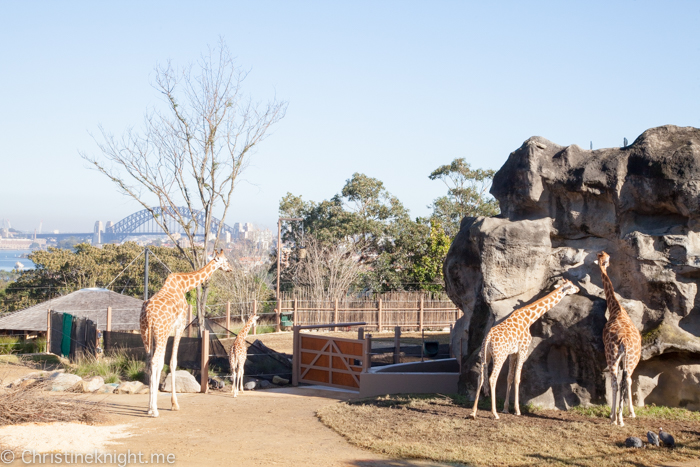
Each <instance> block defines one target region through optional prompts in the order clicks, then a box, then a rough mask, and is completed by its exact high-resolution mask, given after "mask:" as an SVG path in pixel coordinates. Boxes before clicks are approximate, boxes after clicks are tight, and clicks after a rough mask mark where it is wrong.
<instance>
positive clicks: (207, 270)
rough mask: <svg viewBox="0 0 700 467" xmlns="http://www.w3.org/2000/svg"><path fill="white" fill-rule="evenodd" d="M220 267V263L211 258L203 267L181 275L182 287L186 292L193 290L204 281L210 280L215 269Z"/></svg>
mask: <svg viewBox="0 0 700 467" xmlns="http://www.w3.org/2000/svg"><path fill="white" fill-rule="evenodd" d="M218 268H219V266H218V264H217V263H216V262H215V261H214V260H211V261H209V262H208V263H207V264H206V265H205V266H204V267H203V268H202V269H200V270H198V271H194V272H187V273H183V274H181V275H180V277H181V282H180V283H181V284H182V285H181V287H182V289H183V291H184V292H185V293H187V292H189V291H190V290H193V289H194V288H195V287H197V286H198V285H200V284H202V283H204V282H205V281H206V280H208V279H209V278H210V277H211V275H212V274H214V271H216V270H217V269H218Z"/></svg>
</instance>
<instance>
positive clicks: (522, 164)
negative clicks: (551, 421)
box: [444, 126, 700, 408]
mask: <svg viewBox="0 0 700 467" xmlns="http://www.w3.org/2000/svg"><path fill="white" fill-rule="evenodd" d="M491 193H492V194H493V195H494V196H495V197H496V198H497V199H498V201H499V203H500V206H501V212H502V214H501V215H500V216H498V217H494V218H465V219H464V220H463V221H462V226H461V229H460V232H459V234H458V235H457V236H456V238H455V239H454V241H453V243H452V246H451V248H450V251H449V253H448V255H447V258H446V260H445V264H444V273H445V284H446V290H447V293H448V294H449V296H450V298H451V299H452V300H453V301H454V302H455V303H456V304H457V305H458V306H459V307H460V308H461V309H462V310H463V312H464V315H463V316H462V317H461V318H460V319H459V321H458V322H457V325H456V326H455V328H454V332H453V335H452V344H453V348H461V353H462V357H461V358H462V374H461V378H460V389H461V390H462V391H465V392H467V393H469V394H470V395H471V396H473V392H474V389H475V386H476V380H477V363H478V352H479V347H480V345H481V342H482V340H483V337H484V335H485V333H486V332H487V331H488V329H490V328H491V326H492V325H494V324H495V323H498V322H500V321H501V320H503V319H504V318H505V317H506V316H508V315H509V314H510V313H511V312H512V311H513V310H514V309H515V308H518V307H520V306H523V305H525V304H527V303H530V302H532V301H534V300H536V299H538V298H540V297H541V296H543V295H545V294H546V293H548V292H550V291H551V290H552V288H553V287H554V285H555V283H556V282H557V281H558V280H559V279H561V278H567V279H570V280H572V281H573V282H574V283H575V284H576V285H578V286H579V287H580V289H581V291H580V293H579V294H577V295H573V296H568V297H566V298H564V300H563V301H562V302H561V303H560V304H558V305H557V306H556V307H554V308H553V309H552V310H550V311H549V312H548V313H547V314H546V315H545V316H544V317H543V318H542V319H540V320H539V321H538V322H536V323H535V324H533V326H532V327H531V332H532V335H533V342H532V344H531V346H530V355H529V357H528V360H527V362H526V363H525V366H524V368H523V374H522V381H521V386H520V387H521V400H522V401H523V402H525V403H527V402H533V403H538V404H540V405H543V406H547V407H558V408H566V407H568V406H571V405H577V404H588V403H604V402H605V401H606V392H607V391H606V383H605V377H604V373H603V370H604V369H605V367H606V363H605V356H604V351H603V345H602V338H601V335H602V329H603V326H604V325H605V322H606V302H605V295H604V292H603V288H602V282H601V278H600V270H599V269H598V267H597V266H596V265H595V264H593V261H594V260H595V259H596V253H598V252H599V251H601V250H605V251H606V252H608V254H610V256H611V265H610V268H609V270H608V273H609V275H610V277H611V279H612V282H613V285H614V287H615V291H616V292H617V294H618V297H619V298H620V301H621V303H622V305H623V307H624V308H625V309H626V310H627V312H628V313H629V315H630V317H631V318H632V320H633V321H634V323H635V324H636V325H637V327H638V329H639V330H640V331H641V332H642V337H643V346H644V348H643V355H642V361H641V362H640V364H639V366H638V368H637V371H635V374H634V380H635V384H634V387H633V392H634V393H635V397H636V398H637V400H638V401H639V402H642V401H645V402H646V403H652V402H654V403H656V404H663V405H679V406H687V407H689V408H700V387H699V386H698V384H697V382H698V380H700V337H699V336H700V306H699V305H700V296H698V293H697V292H698V279H699V278H700V209H698V208H699V207H700V206H699V204H700V129H697V128H690V127H687V128H680V127H675V126H663V127H659V128H653V129H650V130H647V131H646V132H644V133H643V134H642V135H641V136H639V138H637V140H636V141H635V142H634V143H633V144H631V145H630V146H627V147H624V148H609V149H601V150H595V151H588V150H584V149H581V148H579V147H578V146H575V145H573V146H568V147H562V146H559V145H557V144H554V143H552V142H551V141H548V140H546V139H544V138H541V137H533V138H530V139H529V140H527V141H525V143H523V145H522V146H521V147H520V148H519V149H517V150H516V151H515V152H513V153H511V154H510V157H509V158H508V160H507V162H506V163H505V165H504V166H503V167H502V168H501V169H500V170H499V171H498V173H496V176H495V177H494V180H493V186H492V189H491ZM460 346H461V347H460ZM506 374H507V370H504V371H503V372H502V375H501V377H502V378H505V376H506ZM501 388H502V389H503V390H504V391H505V384H499V390H500V389H501ZM672 388H673V389H672ZM672 394H675V396H673V397H671V395H672ZM504 396H505V394H502V395H501V397H504Z"/></svg>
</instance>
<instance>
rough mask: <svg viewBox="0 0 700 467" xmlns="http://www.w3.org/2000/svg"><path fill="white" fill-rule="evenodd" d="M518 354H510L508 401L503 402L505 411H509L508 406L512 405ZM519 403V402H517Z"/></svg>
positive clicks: (507, 387)
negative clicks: (512, 389)
mask: <svg viewBox="0 0 700 467" xmlns="http://www.w3.org/2000/svg"><path fill="white" fill-rule="evenodd" d="M517 358H518V354H511V355H509V356H508V386H506V401H505V403H504V404H503V413H509V412H508V408H509V407H510V387H511V385H512V384H513V378H514V376H515V366H516V365H517V363H518V362H517V360H516V359H517ZM515 405H516V406H517V405H518V404H517V403H516V404H515Z"/></svg>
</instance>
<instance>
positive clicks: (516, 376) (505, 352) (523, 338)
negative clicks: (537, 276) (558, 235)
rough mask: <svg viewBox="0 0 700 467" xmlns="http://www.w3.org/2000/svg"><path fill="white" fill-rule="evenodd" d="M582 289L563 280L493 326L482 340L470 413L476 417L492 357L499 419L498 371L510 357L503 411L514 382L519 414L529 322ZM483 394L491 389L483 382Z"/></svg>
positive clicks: (493, 399)
mask: <svg viewBox="0 0 700 467" xmlns="http://www.w3.org/2000/svg"><path fill="white" fill-rule="evenodd" d="M578 291H579V289H578V287H576V286H575V285H574V284H572V283H571V281H568V280H564V282H563V283H562V284H561V285H558V286H557V288H556V289H554V292H552V293H550V294H549V295H547V296H546V297H544V298H541V299H540V300H537V301H536V302H535V303H532V304H530V305H527V306H524V307H522V308H519V309H517V310H515V311H514V312H513V313H511V314H510V316H508V318H506V319H505V320H504V321H503V322H501V323H500V324H498V325H496V326H494V327H492V328H491V330H490V331H489V333H488V334H487V335H486V338H485V339H484V342H483V343H482V344H481V352H479V356H480V358H481V369H480V374H479V387H478V388H477V390H476V397H475V398H474V410H473V411H472V414H471V417H472V418H473V419H476V410H477V409H476V408H477V405H478V404H479V392H480V391H481V387H482V385H483V383H484V379H485V373H486V372H487V371H488V365H489V360H490V359H493V371H492V372H491V376H490V377H489V386H490V387H491V413H492V414H493V416H494V417H495V418H496V419H498V418H500V417H499V416H498V414H497V413H496V381H497V380H498V374H499V373H500V372H501V367H502V366H503V364H504V363H505V361H506V357H508V356H510V357H509V364H508V389H507V390H506V403H505V404H504V406H503V413H508V406H509V402H510V386H511V384H513V383H515V414H516V415H520V401H519V398H518V396H519V394H518V391H519V387H520V372H521V370H522V368H523V364H524V363H525V357H527V350H528V347H529V346H530V341H532V335H531V334H530V326H531V325H532V323H534V322H535V321H536V320H537V319H538V318H540V316H542V315H544V314H545V313H546V312H547V311H549V310H550V309H551V308H552V307H553V306H554V305H556V304H557V303H559V302H560V301H561V299H562V298H564V297H565V296H566V295H568V294H575V293H578ZM484 395H485V396H487V397H488V395H489V390H488V387H487V386H484Z"/></svg>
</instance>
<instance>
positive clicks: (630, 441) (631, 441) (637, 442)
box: [625, 436, 642, 448]
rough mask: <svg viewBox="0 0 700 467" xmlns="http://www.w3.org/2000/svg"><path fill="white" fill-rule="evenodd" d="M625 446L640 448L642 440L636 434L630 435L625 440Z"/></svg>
mask: <svg viewBox="0 0 700 467" xmlns="http://www.w3.org/2000/svg"><path fill="white" fill-rule="evenodd" d="M625 446H627V447H628V448H641V447H642V440H641V439H639V438H637V437H636V436H630V437H629V438H627V439H626V440H625Z"/></svg>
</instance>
